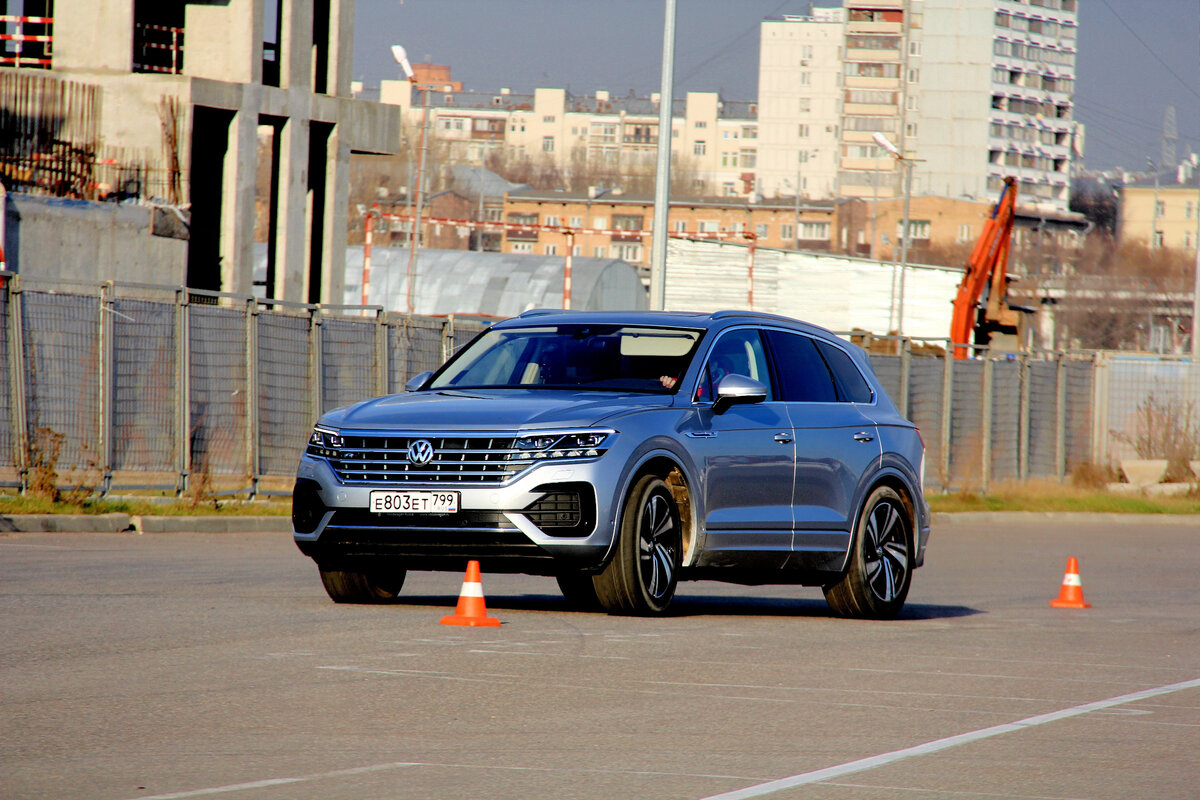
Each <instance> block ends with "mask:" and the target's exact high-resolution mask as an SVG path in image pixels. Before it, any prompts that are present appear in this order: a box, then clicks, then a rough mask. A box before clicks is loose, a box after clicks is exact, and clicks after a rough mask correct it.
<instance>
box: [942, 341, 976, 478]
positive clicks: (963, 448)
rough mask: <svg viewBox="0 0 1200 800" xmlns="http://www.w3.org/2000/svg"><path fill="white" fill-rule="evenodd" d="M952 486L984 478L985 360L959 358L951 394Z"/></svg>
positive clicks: (949, 476)
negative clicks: (963, 359)
mask: <svg viewBox="0 0 1200 800" xmlns="http://www.w3.org/2000/svg"><path fill="white" fill-rule="evenodd" d="M950 408H951V412H950V469H949V475H948V476H947V480H948V482H949V484H948V485H950V486H957V487H959V488H963V487H971V488H977V487H979V486H980V484H981V483H982V482H983V424H982V423H983V362H982V361H956V362H955V363H954V373H953V387H952V389H951V395H950Z"/></svg>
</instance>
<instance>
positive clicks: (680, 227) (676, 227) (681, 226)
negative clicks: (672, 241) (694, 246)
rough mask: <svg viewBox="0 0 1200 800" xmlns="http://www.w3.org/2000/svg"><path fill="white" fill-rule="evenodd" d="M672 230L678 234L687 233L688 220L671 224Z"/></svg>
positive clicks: (678, 220)
mask: <svg viewBox="0 0 1200 800" xmlns="http://www.w3.org/2000/svg"><path fill="white" fill-rule="evenodd" d="M671 230H673V231H675V232H676V233H687V220H683V219H677V220H675V221H674V222H672V223H671Z"/></svg>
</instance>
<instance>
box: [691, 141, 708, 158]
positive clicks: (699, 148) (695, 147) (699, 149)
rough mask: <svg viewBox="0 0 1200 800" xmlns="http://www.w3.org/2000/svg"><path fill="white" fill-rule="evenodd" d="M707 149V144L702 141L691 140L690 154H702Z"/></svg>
mask: <svg viewBox="0 0 1200 800" xmlns="http://www.w3.org/2000/svg"><path fill="white" fill-rule="evenodd" d="M707 151H708V146H707V145H706V144H705V143H704V142H692V155H694V156H702V155H704V154H705V153H706V152H707Z"/></svg>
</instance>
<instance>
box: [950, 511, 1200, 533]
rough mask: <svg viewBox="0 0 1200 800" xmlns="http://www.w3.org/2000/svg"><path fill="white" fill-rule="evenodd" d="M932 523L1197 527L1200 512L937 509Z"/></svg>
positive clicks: (1199, 526) (1199, 522) (1199, 521)
mask: <svg viewBox="0 0 1200 800" xmlns="http://www.w3.org/2000/svg"><path fill="white" fill-rule="evenodd" d="M932 522H933V524H934V525H979V524H983V523H987V524H991V525H1005V524H1017V525H1022V524H1025V525H1027V524H1030V523H1039V522H1041V523H1051V522H1071V523H1076V524H1078V523H1083V524H1085V525H1179V526H1187V527H1191V528H1196V529H1197V530H1200V514H1123V513H1102V512H1094V511H957V512H954V513H950V512H946V511H939V512H936V513H935V514H934V515H933V520H932Z"/></svg>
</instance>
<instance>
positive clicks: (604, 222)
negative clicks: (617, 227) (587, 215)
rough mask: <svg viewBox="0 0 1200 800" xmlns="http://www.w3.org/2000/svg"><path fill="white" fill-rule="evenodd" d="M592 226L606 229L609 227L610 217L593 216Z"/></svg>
mask: <svg viewBox="0 0 1200 800" xmlns="http://www.w3.org/2000/svg"><path fill="white" fill-rule="evenodd" d="M592 227H593V228H598V229H599V230H604V229H605V228H607V227H608V217H592Z"/></svg>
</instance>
